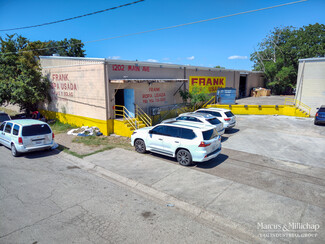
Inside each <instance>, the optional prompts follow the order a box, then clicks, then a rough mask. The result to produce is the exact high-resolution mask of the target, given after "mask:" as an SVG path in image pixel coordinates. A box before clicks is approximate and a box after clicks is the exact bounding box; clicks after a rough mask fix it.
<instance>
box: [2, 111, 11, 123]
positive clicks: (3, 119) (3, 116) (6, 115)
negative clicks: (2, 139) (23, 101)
mask: <svg viewBox="0 0 325 244" xmlns="http://www.w3.org/2000/svg"><path fill="white" fill-rule="evenodd" d="M6 120H11V118H10V116H9V115H8V114H7V113H5V112H3V111H0V123H1V122H3V121H6Z"/></svg>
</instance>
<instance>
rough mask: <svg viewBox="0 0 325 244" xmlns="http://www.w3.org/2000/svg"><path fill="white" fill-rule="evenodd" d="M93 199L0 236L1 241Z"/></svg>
mask: <svg viewBox="0 0 325 244" xmlns="http://www.w3.org/2000/svg"><path fill="white" fill-rule="evenodd" d="M92 198H93V196H92V197H90V198H87V199H85V200H83V201H80V202H78V203H76V204H74V205H72V206H70V207H67V208H65V209H63V210H60V211H59V212H56V213H53V214H51V215H49V216H47V217H45V218H42V219H40V220H37V221H35V222H34V223H32V224H28V225H25V226H23V227H21V228H18V229H16V230H14V231H11V232H9V233H7V234H4V235H2V236H0V239H1V238H4V237H6V236H9V235H11V234H14V233H16V232H18V231H22V230H24V229H26V228H29V227H32V226H34V225H37V224H39V223H41V222H43V221H45V220H47V219H50V218H52V217H54V216H57V215H59V214H62V213H63V212H65V211H67V210H69V209H72V208H74V207H76V206H79V207H80V204H82V203H84V202H87V201H89V200H91V199H92Z"/></svg>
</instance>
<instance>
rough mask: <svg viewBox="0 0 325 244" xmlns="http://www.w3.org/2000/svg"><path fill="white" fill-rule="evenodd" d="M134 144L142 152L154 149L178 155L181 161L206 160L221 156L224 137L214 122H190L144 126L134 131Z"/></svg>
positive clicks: (189, 163)
mask: <svg viewBox="0 0 325 244" xmlns="http://www.w3.org/2000/svg"><path fill="white" fill-rule="evenodd" d="M131 145H132V146H134V147H135V150H136V151H137V152H139V153H145V152H146V151H151V152H154V153H159V154H162V155H166V156H169V157H176V159H177V161H178V163H179V164H181V165H184V166H188V165H191V164H192V162H193V161H194V162H204V161H208V160H210V159H212V158H215V157H217V156H218V155H219V153H220V151H221V137H220V136H219V135H218V132H217V130H216V129H215V127H214V126H212V125H205V124H197V125H193V124H192V123H189V122H187V121H182V122H179V121H173V122H170V123H167V124H158V125H156V126H153V127H152V126H151V127H146V128H141V129H139V130H136V131H134V132H133V134H132V136H131Z"/></svg>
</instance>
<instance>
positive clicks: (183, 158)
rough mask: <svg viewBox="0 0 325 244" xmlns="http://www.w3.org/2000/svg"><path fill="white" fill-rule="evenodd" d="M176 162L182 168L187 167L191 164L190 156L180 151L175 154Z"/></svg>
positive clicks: (182, 150)
mask: <svg viewBox="0 0 325 244" xmlns="http://www.w3.org/2000/svg"><path fill="white" fill-rule="evenodd" d="M176 159H177V162H178V163H179V164H180V165H183V166H189V165H191V164H192V155H191V153H190V152H189V151H187V150H184V149H181V150H179V151H178V152H177V154H176Z"/></svg>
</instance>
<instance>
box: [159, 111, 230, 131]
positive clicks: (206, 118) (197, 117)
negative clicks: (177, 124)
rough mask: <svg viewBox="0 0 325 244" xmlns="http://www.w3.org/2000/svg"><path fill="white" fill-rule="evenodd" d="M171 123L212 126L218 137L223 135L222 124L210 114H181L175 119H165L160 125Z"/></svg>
mask: <svg viewBox="0 0 325 244" xmlns="http://www.w3.org/2000/svg"><path fill="white" fill-rule="evenodd" d="M171 121H189V122H193V123H194V124H196V123H203V124H206V125H214V126H215V128H216V129H217V131H218V134H219V135H223V134H224V133H225V128H223V123H222V122H221V121H220V120H218V118H217V117H216V116H213V115H211V114H205V113H183V114H180V115H179V116H178V117H176V118H173V119H167V120H164V121H163V122H161V123H162V124H164V123H169V122H171Z"/></svg>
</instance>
